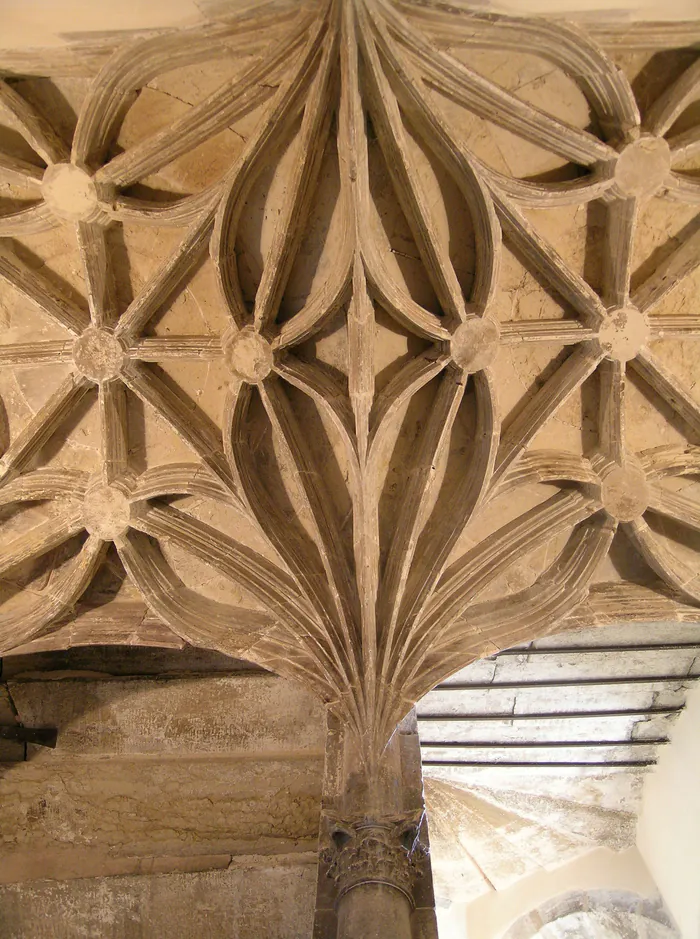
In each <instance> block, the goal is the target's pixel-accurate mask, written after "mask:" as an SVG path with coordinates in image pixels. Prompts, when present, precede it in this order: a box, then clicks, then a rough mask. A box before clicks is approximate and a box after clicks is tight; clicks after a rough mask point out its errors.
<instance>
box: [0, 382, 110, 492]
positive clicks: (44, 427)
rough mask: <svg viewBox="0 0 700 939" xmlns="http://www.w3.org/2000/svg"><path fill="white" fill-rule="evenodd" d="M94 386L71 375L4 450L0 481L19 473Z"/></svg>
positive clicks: (1, 460) (0, 465)
mask: <svg viewBox="0 0 700 939" xmlns="http://www.w3.org/2000/svg"><path fill="white" fill-rule="evenodd" d="M94 387H95V386H94V385H93V384H92V383H91V382H90V381H88V379H87V378H83V377H81V376H78V375H75V374H73V373H71V374H70V375H69V376H68V378H66V380H65V381H64V382H63V383H62V384H61V385H60V386H59V388H58V389H57V390H56V391H55V392H54V393H53V394H52V395H51V397H50V398H49V399H48V401H47V402H46V403H45V404H44V405H42V407H40V408H39V410H38V411H37V412H36V414H35V415H34V417H33V418H32V419H31V420H30V421H29V423H27V424H26V425H25V426H24V427H23V428H22V430H21V431H20V432H19V433H18V434H17V436H16V437H15V439H14V440H13V441H12V443H11V444H10V446H9V447H8V448H7V450H6V451H5V453H4V454H3V456H2V459H0V479H3V478H4V479H7V478H8V477H9V475H10V474H12V473H16V472H18V471H20V470H21V469H22V467H23V466H24V465H25V464H26V463H27V462H28V461H29V460H30V459H31V458H32V456H33V455H34V454H35V453H36V452H37V450H40V449H41V448H42V447H43V446H44V444H45V443H46V442H47V441H48V440H49V439H50V438H51V436H52V435H53V434H54V433H55V432H56V431H57V430H58V428H59V427H60V426H61V424H62V423H63V422H64V421H65V419H66V418H67V417H68V415H69V414H70V413H71V411H72V410H73V409H74V408H75V407H76V406H77V404H78V402H79V401H80V400H81V399H82V398H83V397H84V396H85V395H86V394H87V393H88V391H90V390H91V389H93V388H94Z"/></svg>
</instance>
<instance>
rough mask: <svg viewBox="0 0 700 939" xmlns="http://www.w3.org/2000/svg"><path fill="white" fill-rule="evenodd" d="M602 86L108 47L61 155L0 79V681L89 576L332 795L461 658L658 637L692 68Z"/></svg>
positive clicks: (567, 35) (444, 37)
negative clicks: (283, 712)
mask: <svg viewBox="0 0 700 939" xmlns="http://www.w3.org/2000/svg"><path fill="white" fill-rule="evenodd" d="M645 36H646V39H645V43H651V40H652V38H653V34H651V33H648V31H647V33H645ZM664 42H665V44H666V46H667V45H668V42H667V41H666V40H664ZM664 42H662V41H661V39H660V40H659V44H660V45H664ZM621 55H622V58H621V59H620V61H621V62H622V64H618V62H617V61H613V59H611V58H610V56H609V55H608V54H606V53H605V52H604V51H603V50H602V49H601V48H600V47H599V46H598V45H597V44H596V42H595V41H594V40H593V39H591V38H590V36H587V35H586V34H585V33H584V32H583V31H582V30H581V29H580V28H579V27H575V26H567V25H565V24H562V23H559V22H557V23H554V22H550V21H548V20H546V19H540V20H533V21H530V20H520V19H513V18H508V17H501V16H481V15H478V14H474V13H470V12H467V11H465V10H464V9H462V8H460V6H459V4H456V5H451V6H450V5H445V4H442V3H429V2H425V3H411V2H405V0H401V2H398V0H397V2H395V3H390V2H388V0H354V2H350V0H346V2H339V0H338V2H333V0H329V2H324V0H319V2H309V3H303V4H291V3H290V4H288V5H284V4H282V5H280V6H279V7H277V6H276V7H274V8H272V7H267V6H265V7H264V8H261V9H259V10H257V11H256V10H255V9H249V10H247V11H244V12H242V13H241V14H240V15H239V16H233V17H229V18H226V20H225V21H222V22H218V23H211V24H209V25H208V26H206V27H203V28H200V27H198V28H197V29H193V30H188V31H183V32H172V33H167V34H164V35H159V36H149V37H147V38H145V39H143V40H140V41H137V42H136V43H133V44H127V45H126V46H125V47H124V48H120V49H118V50H117V51H116V52H115V53H114V54H113V55H112V56H111V57H110V59H109V60H108V61H107V63H106V64H105V65H104V66H103V68H102V69H101V71H100V72H99V74H98V75H97V77H96V78H95V80H94V82H92V83H91V84H90V85H89V87H88V86H87V84H85V85H84V86H81V87H82V91H81V94H80V95H78V93H77V92H76V91H75V87H74V86H70V87H68V86H65V87H64V88H63V91H62V92H61V94H63V96H64V97H65V96H66V95H68V96H70V95H71V94H73V95H74V99H75V100H74V105H75V107H74V110H75V114H74V115H73V117H74V119H73V120H71V119H70V115H69V116H68V117H66V116H65V115H62V114H61V113H60V108H59V107H58V106H57V104H56V102H57V101H58V100H59V99H60V95H57V94H54V95H53V98H52V97H51V95H50V94H49V90H50V82H45V83H43V84H42V83H41V81H36V80H34V79H32V78H28V79H24V80H21V79H19V78H6V79H4V80H0V119H1V120H2V122H3V123H4V124H5V125H6V127H7V128H8V129H9V131H11V133H9V137H7V139H8V140H9V141H10V144H8V148H7V152H6V153H5V152H3V155H2V156H0V180H2V181H3V182H2V185H3V187H4V188H3V194H4V196H5V197H6V201H7V202H9V204H10V205H9V208H8V210H7V211H6V212H5V214H3V215H1V216H0V282H1V283H2V293H1V294H0V297H1V298H2V300H3V302H4V303H6V304H7V305H8V309H10V310H11V315H10V319H9V324H10V326H9V328H8V331H7V335H6V339H5V340H4V341H3V344H2V345H0V397H1V398H2V401H3V402H4V406H5V410H6V412H7V422H6V425H7V426H6V428H5V431H4V433H3V436H4V440H3V441H2V443H3V449H4V453H3V456H2V458H1V459H0V505H1V506H2V507H3V508H4V510H5V511H6V513H7V520H6V522H5V523H4V524H3V531H2V534H1V535H0V572H1V573H2V576H6V577H7V578H8V579H7V581H6V583H5V588H3V589H5V593H4V594H3V595H2V597H1V598H0V600H2V602H1V603H0V648H1V649H2V650H4V651H7V650H10V649H13V648H17V647H20V646H24V645H26V644H27V643H29V642H31V641H33V640H39V639H41V638H42V637H46V635H47V634H48V633H50V632H51V631H52V630H53V629H55V628H57V626H58V625H59V624H65V623H66V620H70V619H71V617H72V616H73V615H74V614H73V611H74V609H75V607H76V605H77V603H78V602H79V601H80V602H81V603H82V604H83V605H84V606H87V607H88V608H90V607H91V606H92V607H93V608H94V607H98V606H101V605H103V606H107V605H108V604H106V603H105V591H106V590H107V588H106V587H105V585H104V580H105V578H106V576H107V575H106V574H105V571H106V570H108V571H110V572H111V573H110V576H111V578H112V581H111V586H110V589H112V592H113V593H117V592H119V591H122V592H123V593H126V596H125V597H124V599H125V600H128V601H129V602H132V601H134V600H137V599H138V600H140V602H142V603H144V604H146V605H147V607H148V609H149V611H150V615H153V616H156V617H158V618H159V619H160V620H162V621H163V622H164V623H165V624H166V625H167V626H168V627H169V629H171V630H172V631H173V632H174V633H176V634H177V635H178V636H179V637H180V638H181V639H182V640H185V641H188V642H191V643H194V644H199V645H203V646H208V647H212V648H216V649H219V650H221V651H224V652H227V653H229V654H232V655H235V656H237V657H242V658H247V659H250V660H251V661H254V662H257V663H259V664H261V665H264V666H266V667H268V668H272V669H274V670H277V671H279V672H280V673H282V674H285V675H288V676H291V677H294V678H296V679H299V680H302V681H304V682H306V683H307V684H308V685H309V686H310V687H312V688H313V689H314V691H315V692H316V693H318V694H319V695H320V696H322V697H323V699H324V700H325V701H327V702H328V703H329V705H330V706H332V707H333V709H334V710H335V711H336V712H337V713H338V714H340V715H341V716H342V718H343V720H344V721H345V722H346V723H347V725H348V726H349V727H351V728H353V730H354V731H355V733H356V735H357V737H358V739H360V740H361V741H362V743H363V746H364V748H365V755H366V757H367V758H368V759H370V760H371V759H376V756H377V754H378V753H381V751H382V748H383V747H384V745H385V743H386V741H387V739H388V737H389V736H390V734H391V733H392V731H393V729H394V727H395V726H396V723H397V721H398V720H399V719H400V718H401V716H402V715H403V714H405V713H406V712H407V710H408V709H409V708H410V706H411V704H412V703H413V702H414V701H416V700H417V699H418V698H419V697H420V696H421V695H422V694H424V693H425V692H426V691H427V690H429V689H430V688H431V687H432V686H433V685H435V684H436V683H437V682H439V681H440V680H442V679H443V678H445V677H446V676H447V675H448V674H450V673H451V672H454V671H455V670H457V669H458V668H460V667H462V666H464V665H465V664H467V663H468V662H469V661H470V660H471V659H473V658H474V657H475V656H477V655H480V654H483V653H484V652H485V651H489V652H490V651H494V650H495V649H497V648H500V647H503V646H505V645H507V644H509V643H513V642H516V641H522V640H524V639H531V638H534V637H536V636H538V635H541V634H542V633H544V632H547V631H552V630H553V629H555V628H556V626H557V624H559V623H561V622H562V621H566V622H568V623H574V622H576V621H577V617H579V618H580V616H581V610H583V609H585V610H588V609H591V610H597V609H604V610H605V615H606V616H613V617H614V616H616V615H620V616H622V615H626V613H628V610H629V604H628V603H627V602H626V601H627V599H629V596H628V594H627V593H625V591H626V590H629V591H630V592H631V593H630V595H632V596H633V597H634V596H636V591H638V589H639V587H640V586H642V585H643V586H645V587H646V588H648V590H649V591H650V592H651V594H652V595H653V596H654V597H655V598H656V601H658V603H662V602H663V603H665V604H668V605H670V606H671V607H672V608H673V609H674V610H681V611H682V610H686V609H687V608H693V607H697V605H698V604H699V603H700V573H699V568H698V542H697V537H698V535H697V533H698V531H700V508H699V506H700V499H699V498H698V493H697V483H696V482H695V477H696V476H697V475H698V473H699V472H700V446H699V445H700V400H699V399H698V395H697V391H696V389H695V384H694V382H695V379H694V372H693V365H694V363H695V362H696V361H697V352H696V351H695V350H696V348H697V341H698V338H700V319H699V318H698V314H697V312H696V311H695V308H694V306H693V297H694V295H695V293H696V292H697V274H698V269H699V267H700V239H699V228H698V217H697V205H698V204H700V182H699V181H698V178H697V169H698V167H697V159H698V156H699V155H700V144H699V143H698V141H699V140H700V137H699V136H698V128H697V124H696V114H695V112H694V111H693V109H692V108H691V107H690V105H691V104H692V103H693V101H695V100H696V98H697V95H698V93H699V89H700V66H699V63H698V61H697V58H696V57H694V58H691V57H690V56H691V55H694V54H691V53H688V52H687V51H685V52H682V53H680V52H679V53H678V57H677V61H676V60H674V61H676V66H677V67H676V66H674V68H675V71H673V72H672V74H669V75H667V76H663V75H662V76H661V79H658V80H657V82H656V84H654V82H653V81H651V79H649V78H648V76H647V75H646V73H644V74H643V75H642V78H644V79H645V80H644V81H641V80H637V79H638V78H639V75H640V74H642V73H641V72H640V71H639V64H638V63H637V64H635V62H636V60H635V59H634V56H632V57H631V58H629V57H628V58H627V59H625V58H624V55H623V54H621ZM489 57H491V58H489ZM669 61H670V59H669ZM533 63H534V64H533ZM645 67H646V66H645ZM635 69H636V70H637V71H635ZM642 71H643V70H642ZM521 72H522V74H521ZM30 74H32V73H30ZM528 76H530V77H528ZM49 78H50V76H49ZM56 80H57V81H58V79H56ZM71 81H82V79H71ZM645 82H646V83H645ZM59 84H60V82H59ZM39 86H41V87H39ZM57 87H58V86H57ZM47 89H49V90H47ZM635 90H636V91H637V96H639V97H640V100H639V101H638V100H637V96H636V95H635ZM42 94H43V95H45V96H46V95H49V97H44V98H43V99H42ZM51 94H53V92H51ZM563 108H564V109H565V108H568V110H566V113H565V114H564V112H563V111H562V109H563ZM54 125H55V126H54ZM0 136H1V135H0ZM3 139H4V138H3ZM18 141H21V143H20V142H18ZM484 141H486V142H487V143H486V144H485V143H484ZM489 141H490V143H489ZM0 144H2V139H0ZM0 149H2V147H0ZM144 259H145V260H144ZM146 262H148V263H146ZM91 422H92V423H91ZM115 584H116V586H115ZM589 593H590V594H591V598H594V600H595V602H593V599H591V598H589ZM120 595H121V594H120ZM592 615H593V614H592ZM688 615H691V614H688ZM692 615H694V614H692Z"/></svg>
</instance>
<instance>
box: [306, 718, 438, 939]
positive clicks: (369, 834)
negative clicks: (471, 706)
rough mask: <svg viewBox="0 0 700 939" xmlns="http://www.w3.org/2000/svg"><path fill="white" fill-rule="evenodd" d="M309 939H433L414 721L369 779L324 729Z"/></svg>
mask: <svg viewBox="0 0 700 939" xmlns="http://www.w3.org/2000/svg"><path fill="white" fill-rule="evenodd" d="M320 842H321V855H320V862H319V881H318V892H317V902H316V919H315V924H314V939H437V927H436V922H435V912H434V898H433V890H432V877H431V874H430V860H429V851H428V832H427V822H426V819H425V814H424V807H423V785H422V775H421V763H420V747H419V743H418V735H417V732H416V725H415V716H414V715H410V716H409V717H408V718H406V720H405V721H403V722H402V724H401V725H400V726H399V727H398V728H397V730H396V733H395V734H394V737H393V738H392V740H391V742H390V744H389V746H388V747H387V749H386V752H385V753H384V755H383V756H382V759H381V761H380V765H379V766H377V767H374V769H373V771H368V770H367V768H366V767H365V766H363V764H362V762H361V760H360V758H359V755H358V748H357V743H356V741H355V740H353V738H352V737H351V736H350V735H348V734H344V733H343V732H342V730H341V729H340V728H339V727H338V725H337V724H335V722H334V721H333V720H332V719H331V720H330V721H329V731H328V744H327V750H326V773H325V780H324V798H323V813H322V819H321V835H320Z"/></svg>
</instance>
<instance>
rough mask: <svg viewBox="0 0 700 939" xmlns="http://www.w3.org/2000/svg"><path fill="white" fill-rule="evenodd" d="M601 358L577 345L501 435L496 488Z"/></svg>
mask: <svg viewBox="0 0 700 939" xmlns="http://www.w3.org/2000/svg"><path fill="white" fill-rule="evenodd" d="M602 358H603V356H602V354H601V353H600V352H598V351H596V350H594V349H593V348H592V346H591V344H589V343H583V344H582V345H580V346H577V348H576V350H575V351H574V352H573V353H572V354H571V355H570V356H569V357H568V358H567V359H566V360H565V362H564V363H563V364H562V365H561V366H560V367H559V368H558V369H557V371H556V372H555V373H554V374H553V375H552V376H551V378H549V379H548V380H547V381H546V382H545V383H544V385H542V387H541V388H540V389H539V391H537V392H536V393H535V395H534V396H533V397H532V398H530V400H529V401H528V402H527V404H526V405H525V407H524V408H523V409H522V411H521V412H520V413H519V414H518V415H517V417H516V418H515V419H514V420H513V421H511V423H510V424H509V425H508V427H507V428H505V430H504V432H503V434H502V436H501V443H500V446H499V448H498V455H497V457H496V467H495V469H494V474H493V482H492V485H495V484H496V483H497V482H498V481H499V480H500V478H501V477H502V476H503V474H504V473H505V471H506V470H507V469H508V468H509V467H510V466H511V465H512V464H513V463H514V462H515V460H517V459H518V457H519V456H520V455H521V453H523V451H524V450H525V448H526V447H527V446H528V444H529V443H530V441H531V440H532V438H533V437H534V436H535V434H536V433H537V431H538V430H540V428H542V427H543V426H544V425H545V424H546V423H547V421H548V420H549V419H550V418H551V417H552V416H553V415H554V414H556V412H557V411H558V410H559V408H560V407H561V406H562V404H563V403H564V402H565V401H566V400H567V398H568V397H569V396H570V395H571V394H573V392H574V391H575V390H576V389H577V388H579V387H580V386H581V385H582V384H583V382H584V381H585V380H586V379H587V378H588V376H589V375H591V374H592V373H593V372H594V371H595V370H596V368H597V367H598V365H599V364H600V362H601V360H602Z"/></svg>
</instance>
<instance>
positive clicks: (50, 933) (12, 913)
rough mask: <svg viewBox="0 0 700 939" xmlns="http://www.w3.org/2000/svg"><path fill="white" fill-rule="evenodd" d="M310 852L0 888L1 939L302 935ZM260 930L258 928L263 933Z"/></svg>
mask: <svg viewBox="0 0 700 939" xmlns="http://www.w3.org/2000/svg"><path fill="white" fill-rule="evenodd" d="M315 883H316V865H315V858H313V857H311V858H299V857H291V858H280V859H278V860H277V861H275V860H273V859H270V858H257V859H256V858H249V859H246V860H243V861H241V862H240V863H234V864H232V865H231V866H230V867H229V868H228V869H227V870H221V871H206V872H201V873H190V874H187V873H172V874H166V875H150V876H140V877H104V878H90V879H88V880H73V881H69V882H66V881H64V882H61V881H58V880H53V881H41V880H39V881H35V882H34V883H32V884H22V885H21V886H19V885H9V886H4V887H2V888H0V906H1V907H2V928H3V936H4V937H6V939H27V937H28V936H32V939H49V937H50V939H93V937H96V936H101V937H102V936H104V937H107V936H109V937H110V939H137V937H141V936H143V937H145V936H148V937H156V936H173V937H177V939H218V937H219V936H222V935H229V936H236V937H237V939H260V936H261V935H264V936H265V937H266V939H307V937H308V936H309V935H310V932H311V926H312V913H313V897H314V888H315ZM261 930H263V932H261Z"/></svg>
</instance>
